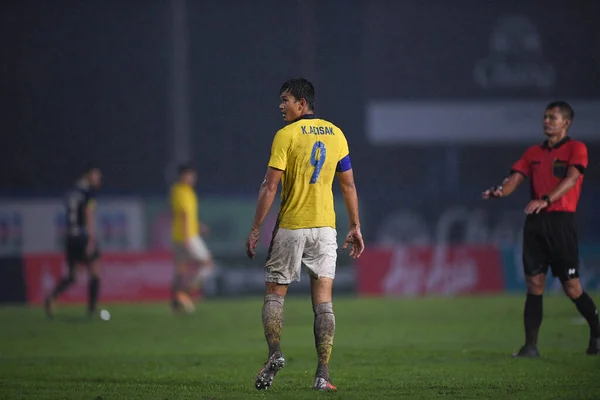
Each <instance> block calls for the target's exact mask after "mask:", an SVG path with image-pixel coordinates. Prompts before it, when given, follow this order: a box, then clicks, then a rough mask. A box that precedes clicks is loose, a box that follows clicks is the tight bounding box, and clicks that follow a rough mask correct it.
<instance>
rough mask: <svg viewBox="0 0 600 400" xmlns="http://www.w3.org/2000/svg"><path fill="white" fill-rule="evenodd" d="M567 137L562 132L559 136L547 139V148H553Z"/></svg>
mask: <svg viewBox="0 0 600 400" xmlns="http://www.w3.org/2000/svg"><path fill="white" fill-rule="evenodd" d="M566 137H567V133H566V132H563V133H561V134H560V135H556V136H549V137H548V147H554V146H556V144H557V143H559V142H561V141H562V140H563V139H564V138H566Z"/></svg>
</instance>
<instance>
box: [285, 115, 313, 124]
mask: <svg viewBox="0 0 600 400" xmlns="http://www.w3.org/2000/svg"><path fill="white" fill-rule="evenodd" d="M316 118H317V116H316V115H315V114H304V115H301V116H300V117H299V118H296V119H295V120H293V121H292V122H291V123H292V124H293V123H294V122H298V121H300V120H301V119H316Z"/></svg>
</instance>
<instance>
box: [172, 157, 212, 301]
mask: <svg viewBox="0 0 600 400" xmlns="http://www.w3.org/2000/svg"><path fill="white" fill-rule="evenodd" d="M196 178H197V177H196V171H195V170H194V169H193V168H192V167H191V166H189V165H181V166H180V167H179V179H178V181H177V182H176V183H175V184H174V185H173V186H172V187H171V196H170V202H171V209H172V217H173V255H174V258H175V272H174V275H173V286H172V307H173V310H174V311H178V310H179V309H180V308H181V307H183V308H184V309H185V310H186V311H188V312H192V311H194V304H193V301H192V299H191V297H190V291H191V290H193V289H194V288H195V287H201V286H202V283H203V281H204V280H205V279H206V278H207V277H208V275H210V273H211V272H212V269H213V260H212V256H211V254H210V251H209V250H208V248H207V247H206V244H205V243H204V240H202V238H201V237H200V234H201V233H206V232H207V228H206V226H205V225H204V224H202V223H200V221H199V220H198V198H197V197H196V193H195V192H194V185H195V184H196ZM189 264H194V265H195V266H197V267H198V272H197V275H196V280H195V281H194V283H193V284H192V285H187V284H185V276H186V274H187V268H188V266H189Z"/></svg>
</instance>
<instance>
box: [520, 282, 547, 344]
mask: <svg viewBox="0 0 600 400" xmlns="http://www.w3.org/2000/svg"><path fill="white" fill-rule="evenodd" d="M543 298H544V296H543V295H541V294H540V295H537V294H531V293H527V300H525V311H524V313H523V320H524V322H525V345H526V346H533V347H537V341H538V333H539V331H540V326H541V325H542V316H543V313H544V303H543Z"/></svg>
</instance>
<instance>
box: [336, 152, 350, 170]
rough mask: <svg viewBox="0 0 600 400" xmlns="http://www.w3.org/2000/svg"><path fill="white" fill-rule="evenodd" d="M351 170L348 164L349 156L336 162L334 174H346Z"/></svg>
mask: <svg viewBox="0 0 600 400" xmlns="http://www.w3.org/2000/svg"><path fill="white" fill-rule="evenodd" d="M351 169H352V164H351V163H350V154H348V155H347V156H346V157H344V158H342V159H341V160H340V162H338V165H337V168H336V172H346V171H348V170H351Z"/></svg>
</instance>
